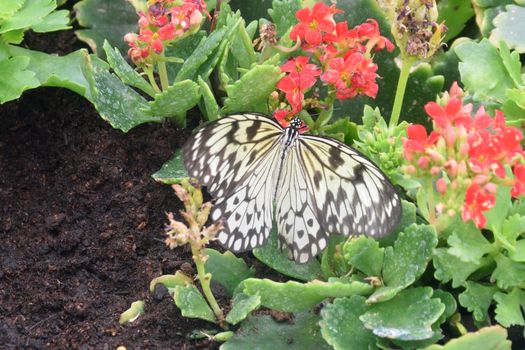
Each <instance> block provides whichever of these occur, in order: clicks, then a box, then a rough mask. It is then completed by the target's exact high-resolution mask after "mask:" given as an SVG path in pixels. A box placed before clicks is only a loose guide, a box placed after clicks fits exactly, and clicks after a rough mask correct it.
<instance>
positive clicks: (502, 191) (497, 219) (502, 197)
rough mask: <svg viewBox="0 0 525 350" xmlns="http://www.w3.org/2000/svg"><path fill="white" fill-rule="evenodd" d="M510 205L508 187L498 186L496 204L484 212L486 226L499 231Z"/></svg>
mask: <svg viewBox="0 0 525 350" xmlns="http://www.w3.org/2000/svg"><path fill="white" fill-rule="evenodd" d="M507 172H510V170H509V169H507ZM511 207H512V201H511V196H510V187H508V186H503V185H500V186H498V189H497V192H496V204H494V206H493V207H492V208H490V210H489V211H487V212H486V213H485V214H484V215H485V217H486V218H487V227H488V228H490V229H491V230H492V231H498V232H500V231H501V228H502V225H503V222H504V221H505V219H506V218H507V214H508V212H509V210H510V208H511Z"/></svg>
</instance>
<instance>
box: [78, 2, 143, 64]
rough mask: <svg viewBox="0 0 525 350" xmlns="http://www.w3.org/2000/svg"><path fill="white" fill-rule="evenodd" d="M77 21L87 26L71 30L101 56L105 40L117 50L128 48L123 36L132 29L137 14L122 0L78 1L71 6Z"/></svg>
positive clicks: (134, 27)
mask: <svg viewBox="0 0 525 350" xmlns="http://www.w3.org/2000/svg"><path fill="white" fill-rule="evenodd" d="M73 8H74V10H75V13H76V19H77V20H78V23H79V24H80V25H81V26H82V27H85V28H88V29H80V30H77V31H75V34H76V36H77V37H78V38H79V39H80V40H82V41H84V42H85V43H86V44H88V45H89V46H90V47H91V49H92V50H93V52H94V53H96V54H97V55H99V56H104V50H102V45H103V43H104V40H107V41H109V43H110V44H111V47H118V49H119V50H120V52H126V51H127V50H128V48H129V47H128V44H127V43H126V42H125V41H124V35H126V34H127V33H130V32H136V31H137V29H138V25H137V22H138V19H139V18H138V16H137V13H136V12H135V9H134V8H133V6H132V5H131V4H130V3H129V2H128V1H126V0H112V1H107V0H82V1H80V2H77V3H76V4H75V6H74V7H73Z"/></svg>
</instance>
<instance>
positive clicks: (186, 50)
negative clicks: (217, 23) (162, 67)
mask: <svg viewBox="0 0 525 350" xmlns="http://www.w3.org/2000/svg"><path fill="white" fill-rule="evenodd" d="M205 37H206V32H205V31H203V30H201V31H199V32H197V33H195V34H192V35H190V36H187V37H185V38H184V39H181V40H178V41H177V42H176V44H173V45H169V46H168V47H166V51H165V55H166V57H176V58H180V59H182V60H184V61H186V60H187V59H188V57H190V56H191V55H192V53H193V51H195V49H196V48H197V47H198V46H199V45H200V42H201V41H202V40H206V38H205ZM166 66H167V67H166V68H167V70H168V80H169V81H175V77H176V76H177V74H178V73H179V71H180V69H181V68H182V66H183V64H178V63H177V64H167V65H166Z"/></svg>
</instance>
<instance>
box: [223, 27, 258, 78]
mask: <svg viewBox="0 0 525 350" xmlns="http://www.w3.org/2000/svg"><path fill="white" fill-rule="evenodd" d="M229 49H230V51H231V53H232V55H233V56H234V57H235V58H236V59H237V62H238V63H239V67H240V68H245V69H249V68H250V67H251V65H252V64H253V63H255V62H257V55H256V54H255V50H254V48H253V43H252V39H251V38H250V36H249V35H248V33H247V32H246V27H245V25H244V21H241V23H240V24H239V25H238V26H237V30H236V31H235V33H234V35H232V39H231V43H230V45H229Z"/></svg>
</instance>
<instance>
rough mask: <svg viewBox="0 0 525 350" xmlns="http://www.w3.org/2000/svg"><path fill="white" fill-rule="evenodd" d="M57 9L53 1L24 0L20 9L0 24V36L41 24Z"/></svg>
mask: <svg viewBox="0 0 525 350" xmlns="http://www.w3.org/2000/svg"><path fill="white" fill-rule="evenodd" d="M56 7H57V5H56V2H55V0H26V1H25V2H24V4H23V5H22V7H21V8H20V9H18V10H17V11H16V12H14V13H13V14H12V16H10V17H9V18H7V19H6V20H5V21H3V22H2V23H0V34H3V33H7V32H10V31H14V30H18V29H29V27H32V26H34V25H37V24H39V23H42V21H43V20H44V18H45V17H46V16H47V15H48V14H50V13H51V11H53V10H54V9H55V8H56Z"/></svg>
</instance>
